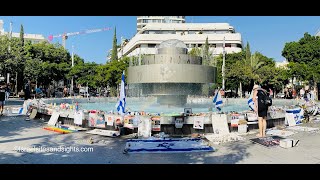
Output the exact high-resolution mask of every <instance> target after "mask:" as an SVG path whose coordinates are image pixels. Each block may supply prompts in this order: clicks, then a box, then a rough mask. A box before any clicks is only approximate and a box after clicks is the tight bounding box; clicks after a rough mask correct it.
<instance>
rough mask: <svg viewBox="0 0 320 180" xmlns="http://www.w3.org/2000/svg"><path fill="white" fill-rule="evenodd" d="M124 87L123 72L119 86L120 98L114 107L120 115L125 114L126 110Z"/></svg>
mask: <svg viewBox="0 0 320 180" xmlns="http://www.w3.org/2000/svg"><path fill="white" fill-rule="evenodd" d="M124 86H125V79H124V71H123V73H122V77H121V86H120V98H119V101H118V103H117V105H116V107H117V111H118V113H120V114H121V115H124V114H125V109H126V93H125V89H124Z"/></svg>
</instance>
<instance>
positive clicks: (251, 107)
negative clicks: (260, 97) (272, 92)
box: [248, 92, 254, 111]
mask: <svg viewBox="0 0 320 180" xmlns="http://www.w3.org/2000/svg"><path fill="white" fill-rule="evenodd" d="M252 97H253V92H251V95H250V97H249V99H248V105H249V107H250V109H251V110H252V111H254V102H253V98H252Z"/></svg>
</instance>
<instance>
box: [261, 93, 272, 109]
mask: <svg viewBox="0 0 320 180" xmlns="http://www.w3.org/2000/svg"><path fill="white" fill-rule="evenodd" d="M262 92H263V93H262V94H263V103H264V105H266V106H272V99H271V98H270V96H268V94H267V93H266V92H265V91H262Z"/></svg>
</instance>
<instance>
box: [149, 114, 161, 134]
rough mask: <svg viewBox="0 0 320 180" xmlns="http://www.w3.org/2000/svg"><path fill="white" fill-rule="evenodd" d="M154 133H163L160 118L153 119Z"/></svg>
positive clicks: (154, 117)
mask: <svg viewBox="0 0 320 180" xmlns="http://www.w3.org/2000/svg"><path fill="white" fill-rule="evenodd" d="M151 123H152V131H161V124H160V116H153V117H151Z"/></svg>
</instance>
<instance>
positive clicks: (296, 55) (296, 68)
mask: <svg viewBox="0 0 320 180" xmlns="http://www.w3.org/2000/svg"><path fill="white" fill-rule="evenodd" d="M319 49H320V37H319V36H311V35H310V34H309V33H305V34H304V36H303V37H302V38H301V39H300V40H299V41H297V42H295V41H294V42H289V43H286V44H285V46H284V48H283V50H282V56H283V57H285V58H286V59H287V61H288V62H289V65H288V67H289V74H290V75H291V77H292V78H293V77H297V78H299V79H300V80H306V81H309V82H313V83H314V87H315V88H317V84H316V83H317V82H318V81H319V80H320V77H319V67H320V51H319Z"/></svg>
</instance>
